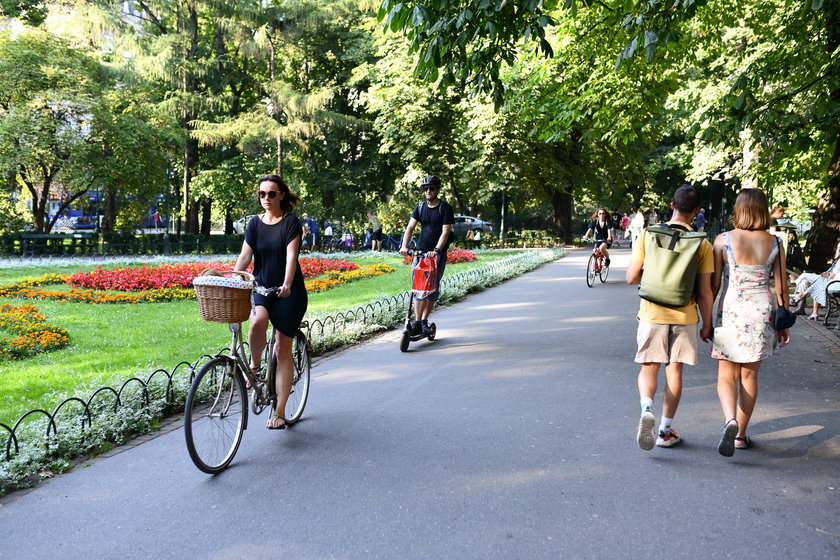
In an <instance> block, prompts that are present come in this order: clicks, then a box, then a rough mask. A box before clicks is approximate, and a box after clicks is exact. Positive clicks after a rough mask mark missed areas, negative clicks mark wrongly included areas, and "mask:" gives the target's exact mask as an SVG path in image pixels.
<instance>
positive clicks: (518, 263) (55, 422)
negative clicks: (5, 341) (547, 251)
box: [0, 251, 559, 461]
mask: <svg viewBox="0 0 840 560" xmlns="http://www.w3.org/2000/svg"><path fill="white" fill-rule="evenodd" d="M537 252H538V253H544V252H543V251H537ZM553 254H554V256H553V257H551V258H549V257H548V256H547V255H546V256H545V257H544V258H543V257H540V258H541V259H542V260H541V262H548V261H549V260H552V259H553V258H556V257H557V256H559V255H558V254H557V253H553ZM529 259H530V260H534V257H533V255H532V254H529V253H523V254H521V255H517V256H514V257H511V258H509V259H505V260H502V261H498V262H495V263H490V264H488V265H485V266H482V267H479V268H474V269H470V270H467V271H464V272H459V273H457V274H454V275H452V276H450V277H445V278H444V279H443V280H442V281H441V295H442V297H441V300H442V301H446V299H447V296H448V294H449V296H450V299H451V297H452V293H454V297H457V296H458V295H460V294H461V293H466V291H471V290H470V286H472V287H473V289H475V288H483V287H486V285H487V280H488V279H493V280H496V281H501V280H502V279H504V278H507V277H510V276H512V275H514V274H517V273H518V272H521V271H522V266H523V265H524V264H525V263H526V261H528V260H529ZM541 262H536V263H535V264H534V267H535V266H539V264H541ZM531 268H533V267H531ZM450 292H451V293H450ZM410 297H411V293H410V292H403V293H401V294H397V295H395V296H390V297H387V298H383V299H381V300H377V301H375V302H373V303H369V304H366V305H362V306H359V307H355V308H352V309H346V310H343V311H339V312H337V313H334V314H329V315H324V316H320V317H319V316H315V317H311V318H308V319H307V321H308V323H309V327H308V332H307V335H308V336H309V337H310V339H311V340H312V342H313V346H314V348H315V349H316V350H319V349H320V350H321V351H326V350H329V349H331V348H334V347H336V346H339V345H341V344H343V342H341V341H340V340H336V339H335V335H336V334H340V333H341V332H342V331H344V330H345V329H347V327H348V325H351V324H356V325H359V324H361V325H368V326H373V327H375V330H382V329H385V328H390V327H392V326H394V325H395V324H398V323H399V322H400V321H401V317H402V316H403V314H404V313H405V311H406V308H407V305H408V302H409V298H410ZM246 346H247V343H246ZM226 350H227V348H226V347H225V348H222V349H220V351H219V353H222V352H224V351H226ZM213 357H214V356H212V355H210V354H205V355H203V356H201V357H199V358H198V359H197V360H195V361H194V362H192V363H190V362H185V361H184V362H181V363H179V364H177V365H176V366H175V367H174V368H172V370H171V371H169V370H165V369H158V370H155V371H153V372H152V373H151V374H149V375H148V376H146V377H145V378H141V377H136V376H135V377H132V378H130V379H127V380H126V381H124V382H123V383H122V384H121V385H120V386H119V388H114V387H110V386H105V387H100V388H99V389H96V390H95V391H94V392H93V393H92V394H91V395H90V397H89V398H87V399H86V400H85V399H82V398H80V397H78V396H73V397H68V398H66V399H64V400H63V401H61V403H60V404H59V405H58V406H56V407H55V409H54V410H53V411H52V413H50V412H48V411H47V410H44V409H43V408H37V409H33V410H30V411H28V412H26V413H25V414H23V415H22V416H21V417H20V418H19V419H18V420H17V422H15V424H14V425H13V426H8V425H7V424H4V423H0V430H2V432H4V433H6V434H7V438H6V446H5V453H3V455H2V457H0V460H3V461H10V460H11V459H12V458H13V457H14V456H15V455H17V454H18V453H20V451H21V447H22V445H23V442H22V438H21V431H22V430H23V431H26V433H27V435H30V434H41V436H40V437H43V444H44V446H45V450H46V451H47V452H49V451H50V450H54V449H57V448H58V447H59V440H60V439H61V437H62V435H63V433H62V429H64V430H65V431H71V430H73V429H74V427H76V428H78V430H80V431H81V432H82V434H83V436H82V437H83V438H84V437H89V432H90V431H92V430H91V428H92V427H93V424H94V417H95V416H98V415H102V414H103V413H105V414H106V416H107V413H108V412H109V411H110V414H113V415H116V414H117V413H119V411H120V410H121V408H123V407H125V406H127V403H126V401H127V400H129V401H130V405H131V406H135V405H137V404H138V402H137V401H138V397H139V408H140V409H141V410H142V411H148V410H149V409H150V407H151V405H152V403H153V402H154V403H156V408H158V409H159V410H160V411H162V412H168V413H172V412H178V411H180V410H183V405H184V399H185V396H186V389H187V388H188V387H189V384H190V383H191V382H192V380H193V378H194V377H195V375H196V373H197V371H198V370H199V369H200V367H201V365H203V364H204V363H205V362H206V361H208V360H210V359H212V358H213ZM128 394H130V395H132V397H133V398H131V399H127V398H126V396H127V395H128ZM73 411H75V412H73ZM26 427H29V428H30V429H28V430H25V428H26ZM122 435H123V436H129V435H137V434H136V432H135V433H130V434H122ZM77 437H78V436H77ZM87 443H88V444H91V442H89V441H88V442H87ZM98 443H104V442H92V444H93V445H95V444H98Z"/></svg>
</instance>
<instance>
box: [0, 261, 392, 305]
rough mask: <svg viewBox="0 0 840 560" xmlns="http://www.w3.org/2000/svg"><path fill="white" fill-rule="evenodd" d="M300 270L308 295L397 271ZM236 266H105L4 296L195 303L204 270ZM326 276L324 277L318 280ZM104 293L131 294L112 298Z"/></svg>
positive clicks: (15, 286)
mask: <svg viewBox="0 0 840 560" xmlns="http://www.w3.org/2000/svg"><path fill="white" fill-rule="evenodd" d="M299 262H300V268H301V272H302V273H303V276H304V279H309V280H307V282H306V287H307V290H308V291H313V292H323V291H324V290H328V289H330V288H333V287H335V286H340V285H341V284H346V283H347V282H352V281H353V280H358V279H359V278H368V277H371V276H377V275H379V274H385V273H386V272H393V271H394V268H393V267H391V266H388V265H386V264H377V265H366V266H363V267H361V268H360V267H359V265H357V264H356V263H354V262H350V261H345V260H342V259H318V258H306V257H304V258H301V259H300V261H299ZM234 264H235V263H234V262H212V263H206V262H193V263H180V264H165V265H158V266H141V267H139V268H128V267H123V268H114V269H104V268H102V267H99V268H97V269H96V270H93V271H92V272H77V273H75V274H73V275H71V276H67V275H66V274H45V275H44V276H40V277H38V278H27V279H24V280H20V281H19V282H14V283H12V284H6V285H4V286H0V297H12V298H22V299H50V300H55V301H69V302H76V303H92V304H105V303H159V302H164V301H176V300H188V299H195V297H196V296H195V290H194V289H193V287H192V281H193V279H194V278H195V277H196V276H198V275H199V274H201V272H203V271H204V270H206V269H208V268H212V269H214V270H218V271H220V272H225V271H229V270H233V266H234ZM317 276H325V277H324V278H315V277H317ZM56 284H68V285H70V286H71V288H70V289H69V290H50V289H45V288H43V287H42V286H47V285H56ZM103 290H112V291H117V292H129V293H111V292H106V291H103Z"/></svg>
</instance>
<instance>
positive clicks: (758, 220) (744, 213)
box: [732, 189, 770, 231]
mask: <svg viewBox="0 0 840 560" xmlns="http://www.w3.org/2000/svg"><path fill="white" fill-rule="evenodd" d="M732 225H733V226H735V227H736V228H738V229H745V230H748V231H758V230H764V229H767V228H768V227H770V212H769V211H768V210H767V195H765V194H764V191H762V190H761V189H741V192H739V193H738V197H737V198H736V199H735V208H734V210H733V212H732Z"/></svg>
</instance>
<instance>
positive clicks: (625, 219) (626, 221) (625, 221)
mask: <svg viewBox="0 0 840 560" xmlns="http://www.w3.org/2000/svg"><path fill="white" fill-rule="evenodd" d="M629 227H630V216H628V215H627V212H625V213H624V216H622V217H621V237H623V238H624V239H629V238H630V232H629V231H628V230H627V228H629Z"/></svg>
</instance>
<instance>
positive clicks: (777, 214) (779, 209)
mask: <svg viewBox="0 0 840 560" xmlns="http://www.w3.org/2000/svg"><path fill="white" fill-rule="evenodd" d="M784 217H785V207H784V206H774V207H773V209H772V210H771V211H770V221H769V222H768V224H767V228H768V229H769V230H770V233H776V232H777V231H779V227H778V226H779V220H781V219H782V218H784Z"/></svg>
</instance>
